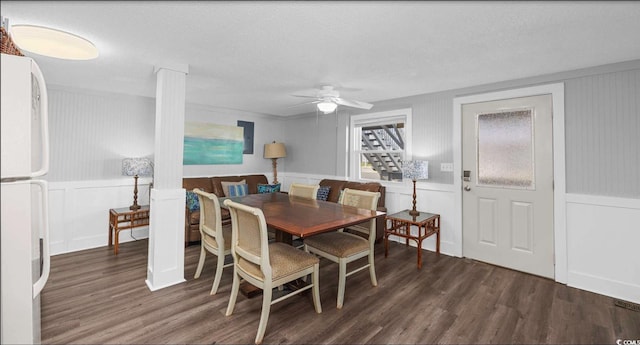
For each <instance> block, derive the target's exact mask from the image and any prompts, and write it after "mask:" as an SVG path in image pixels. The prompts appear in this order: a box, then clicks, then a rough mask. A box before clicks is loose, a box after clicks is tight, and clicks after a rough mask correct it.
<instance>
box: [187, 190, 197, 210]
mask: <svg viewBox="0 0 640 345" xmlns="http://www.w3.org/2000/svg"><path fill="white" fill-rule="evenodd" d="M187 207H188V208H189V211H191V212H193V211H197V210H199V209H200V201H199V200H198V194H196V193H194V192H192V191H190V190H188V191H187Z"/></svg>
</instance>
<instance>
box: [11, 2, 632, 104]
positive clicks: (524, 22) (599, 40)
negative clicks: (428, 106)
mask: <svg viewBox="0 0 640 345" xmlns="http://www.w3.org/2000/svg"><path fill="white" fill-rule="evenodd" d="M0 7H1V12H2V16H4V17H5V18H8V19H9V21H10V24H31V25H42V26H49V27H53V28H57V29H61V30H64V31H68V32H72V33H75V34H77V35H80V36H83V37H85V38H87V39H89V40H91V41H92V42H94V43H95V44H96V45H97V47H98V49H99V50H100V56H99V58H98V59H96V60H92V61H63V60H58V59H54V58H47V57H43V56H38V55H35V54H31V53H28V52H25V53H26V55H29V56H32V57H34V58H35V59H36V61H37V62H38V64H39V65H40V67H41V69H42V70H43V73H44V75H45V78H46V80H47V82H48V83H50V84H57V85H65V86H70V87H74V88H83V89H92V90H101V91H108V92H118V93H127V94H134V95H143V96H149V97H155V75H154V73H153V70H154V66H170V65H175V64H180V65H185V64H186V65H188V66H189V74H188V76H187V95H186V98H187V102H189V103H198V104H205V105H212V106H216V107H220V108H226V109H235V110H242V111H249V112H254V113H263V114H273V115H283V116H286V115H295V114H300V113H306V112H312V111H314V107H313V105H306V106H297V107H291V106H292V105H295V104H299V103H301V102H304V101H305V99H302V98H297V97H292V96H291V95H292V94H299V93H311V92H313V89H314V88H319V87H320V86H321V85H323V84H332V85H335V86H337V87H338V90H340V91H341V96H342V97H344V98H347V99H356V100H360V101H364V102H369V103H375V102H376V101H380V100H385V99H391V98H397V97H404V96H411V95H416V94H423V93H430V92H436V91H442V90H449V89H456V88H462V87H468V86H473V85H480V84H486V83H492V82H498V81H503V80H511V79H518V78H524V77H530V76H536V75H542V74H548V73H554V72H560V71H567V70H572V69H579V68H585V67H591V66H598V65H603V64H608V63H615V62H621V61H629V60H635V59H640V43H638V42H639V40H638V36H639V33H640V2H634V1H624V2H611V1H606V2H605V1H602V2H598V1H587V2H576V1H569V2H561V1H552V2H535V1H522V2H520V1H512V2H481V1H477V2H476V1H473V2H461V1H452V2H446V1H445V2H431V1H426V2H420V1H408V2H384V1H372V2H366V1H355V2H339V1H329V2H314V1H301V2H295V1H284V2H275V1H260V2H248V1H238V2H233V1H231V2H224V1H211V2H207V1H194V2H188V1H181V2H171V1H158V2H154V1H142V2H135V1H125V2H119V1H103V2H101V1H87V2H84V1H69V2H60V1H44V2H40V1H25V2H22V1H5V0H3V1H2V2H1V3H0ZM373 109H375V107H374V108H373Z"/></svg>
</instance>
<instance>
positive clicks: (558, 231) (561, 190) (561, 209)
mask: <svg viewBox="0 0 640 345" xmlns="http://www.w3.org/2000/svg"><path fill="white" fill-rule="evenodd" d="M544 94H551V96H552V99H553V100H552V102H553V179H554V190H553V225H554V237H553V238H554V247H555V248H554V250H555V280H556V281H557V282H559V283H564V284H566V283H567V227H566V223H567V222H566V179H565V135H564V83H556V84H548V85H539V86H532V87H526V88H521V89H513V90H505V91H496V92H491V93H484V94H478V95H471V96H464V97H456V98H454V99H453V171H454V177H453V192H454V205H455V211H454V212H455V218H454V220H453V231H454V234H453V238H454V243H455V244H456V247H454V249H455V253H454V255H457V256H460V257H462V256H463V253H462V170H461V169H462V134H461V133H462V105H463V104H467V103H477V102H486V101H495V100H500V99H508V98H518V97H528V96H536V95H544Z"/></svg>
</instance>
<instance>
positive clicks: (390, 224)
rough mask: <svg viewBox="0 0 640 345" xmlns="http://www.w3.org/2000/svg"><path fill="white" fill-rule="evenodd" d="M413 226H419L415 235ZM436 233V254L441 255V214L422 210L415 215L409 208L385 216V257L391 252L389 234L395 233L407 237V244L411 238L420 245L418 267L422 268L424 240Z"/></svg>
mask: <svg viewBox="0 0 640 345" xmlns="http://www.w3.org/2000/svg"><path fill="white" fill-rule="evenodd" d="M411 226H415V227H417V228H418V232H417V234H415V235H412V234H411ZM433 234H436V254H438V255H440V215H439V214H433V213H427V212H422V211H420V215H418V216H416V217H414V216H412V215H410V214H409V210H404V211H401V212H398V213H394V214H389V215H386V216H385V221H384V257H385V258H386V257H387V256H388V254H389V236H390V235H395V236H399V237H403V238H405V240H406V242H405V244H406V245H409V240H413V241H416V242H417V245H418V269H420V268H422V240H424V239H425V238H427V237H429V236H431V235H433Z"/></svg>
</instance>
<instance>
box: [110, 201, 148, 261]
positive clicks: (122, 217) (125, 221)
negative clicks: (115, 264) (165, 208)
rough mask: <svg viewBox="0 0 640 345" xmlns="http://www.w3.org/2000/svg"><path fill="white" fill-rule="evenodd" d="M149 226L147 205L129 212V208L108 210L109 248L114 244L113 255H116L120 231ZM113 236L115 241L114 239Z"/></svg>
mask: <svg viewBox="0 0 640 345" xmlns="http://www.w3.org/2000/svg"><path fill="white" fill-rule="evenodd" d="M147 225H149V205H142V207H140V209H137V210H131V209H129V207H122V208H112V209H110V210H109V247H111V246H112V245H114V244H115V247H114V248H113V253H114V254H115V255H118V244H119V243H118V242H119V239H118V237H119V234H120V231H122V230H126V229H133V228H137V227H141V226H147ZM114 235H115V239H114ZM114 240H115V241H114ZM114 242H115V243H114Z"/></svg>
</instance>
